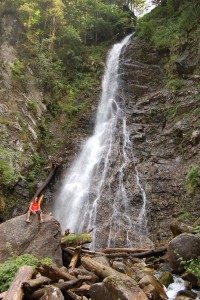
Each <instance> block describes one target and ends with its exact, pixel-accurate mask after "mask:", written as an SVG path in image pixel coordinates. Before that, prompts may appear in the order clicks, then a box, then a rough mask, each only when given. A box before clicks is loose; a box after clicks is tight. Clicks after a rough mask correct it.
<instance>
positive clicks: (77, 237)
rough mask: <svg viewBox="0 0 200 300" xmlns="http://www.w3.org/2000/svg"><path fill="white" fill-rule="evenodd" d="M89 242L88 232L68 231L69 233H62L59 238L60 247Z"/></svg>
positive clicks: (90, 240) (90, 238)
mask: <svg viewBox="0 0 200 300" xmlns="http://www.w3.org/2000/svg"><path fill="white" fill-rule="evenodd" d="M91 242H92V236H91V235H90V234H89V233H80V234H75V233H70V234H69V235H64V236H63V237H62V239H61V245H62V247H76V246H79V245H82V244H86V243H91Z"/></svg>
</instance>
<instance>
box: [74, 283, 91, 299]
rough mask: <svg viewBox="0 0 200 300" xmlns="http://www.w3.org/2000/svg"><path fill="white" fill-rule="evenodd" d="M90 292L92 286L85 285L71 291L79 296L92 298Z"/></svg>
mask: <svg viewBox="0 0 200 300" xmlns="http://www.w3.org/2000/svg"><path fill="white" fill-rule="evenodd" d="M89 290H90V285H89V284H84V285H82V286H81V287H79V288H73V289H72V290H71V291H72V292H73V293H75V294H77V295H79V296H86V297H89V296H90V293H89Z"/></svg>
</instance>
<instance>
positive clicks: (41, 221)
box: [36, 210, 44, 223]
mask: <svg viewBox="0 0 200 300" xmlns="http://www.w3.org/2000/svg"><path fill="white" fill-rule="evenodd" d="M36 213H37V215H39V216H40V223H43V222H44V220H43V213H42V211H41V210H38V211H37V212H36Z"/></svg>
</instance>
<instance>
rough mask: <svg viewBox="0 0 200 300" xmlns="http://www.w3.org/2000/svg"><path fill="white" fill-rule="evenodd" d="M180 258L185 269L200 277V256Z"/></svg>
mask: <svg viewBox="0 0 200 300" xmlns="http://www.w3.org/2000/svg"><path fill="white" fill-rule="evenodd" d="M178 260H179V261H180V263H181V264H182V265H183V266H184V268H185V271H186V272H188V273H192V274H194V275H195V276H196V277H197V278H198V279H200V256H199V257H198V258H196V259H189V260H187V261H186V260H183V258H182V257H179V258H178Z"/></svg>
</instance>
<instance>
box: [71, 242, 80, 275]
mask: <svg viewBox="0 0 200 300" xmlns="http://www.w3.org/2000/svg"><path fill="white" fill-rule="evenodd" d="M81 247H82V246H79V247H77V248H76V249H75V252H74V255H73V257H72V259H71V262H70V264H69V271H71V270H73V269H74V268H75V267H76V264H77V262H78V259H79V257H80V253H81Z"/></svg>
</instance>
